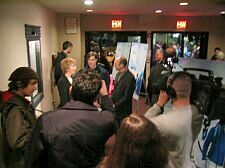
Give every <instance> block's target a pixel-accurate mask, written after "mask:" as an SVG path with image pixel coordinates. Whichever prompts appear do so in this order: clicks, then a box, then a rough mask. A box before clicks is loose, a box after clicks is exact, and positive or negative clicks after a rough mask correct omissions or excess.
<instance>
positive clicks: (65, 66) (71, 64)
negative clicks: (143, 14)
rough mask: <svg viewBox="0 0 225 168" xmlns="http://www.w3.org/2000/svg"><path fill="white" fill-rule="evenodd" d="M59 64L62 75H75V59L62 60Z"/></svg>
mask: <svg viewBox="0 0 225 168" xmlns="http://www.w3.org/2000/svg"><path fill="white" fill-rule="evenodd" d="M60 64H61V69H62V72H63V74H67V73H69V74H70V75H71V76H72V75H73V74H75V71H76V69H77V66H76V60H75V59H73V58H64V59H63V60H62V61H61V63H60Z"/></svg>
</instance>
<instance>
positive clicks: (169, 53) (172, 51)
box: [164, 47, 177, 58]
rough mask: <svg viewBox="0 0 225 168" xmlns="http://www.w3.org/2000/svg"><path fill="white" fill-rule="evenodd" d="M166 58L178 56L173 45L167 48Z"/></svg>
mask: <svg viewBox="0 0 225 168" xmlns="http://www.w3.org/2000/svg"><path fill="white" fill-rule="evenodd" d="M164 54H165V58H171V57H172V58H173V57H176V54H177V53H176V50H175V49H174V48H173V47H168V48H167V49H166V50H165V53H164Z"/></svg>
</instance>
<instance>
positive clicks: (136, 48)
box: [128, 43, 148, 100]
mask: <svg viewBox="0 0 225 168" xmlns="http://www.w3.org/2000/svg"><path fill="white" fill-rule="evenodd" d="M147 53H148V44H143V43H132V45H131V52H130V59H129V65H128V68H129V70H130V71H131V72H132V73H133V74H134V76H135V79H136V87H135V91H134V95H133V98H134V99H136V100H137V99H138V97H139V93H140V90H141V85H142V79H143V76H144V69H145V62H146V57H147Z"/></svg>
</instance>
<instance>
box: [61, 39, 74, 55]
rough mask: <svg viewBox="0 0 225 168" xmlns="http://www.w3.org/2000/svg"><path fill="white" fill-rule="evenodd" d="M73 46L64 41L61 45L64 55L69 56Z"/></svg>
mask: <svg viewBox="0 0 225 168" xmlns="http://www.w3.org/2000/svg"><path fill="white" fill-rule="evenodd" d="M72 48H73V44H72V43H71V42H70V41H65V42H64V43H63V51H64V52H65V53H66V54H70V53H71V52H72Z"/></svg>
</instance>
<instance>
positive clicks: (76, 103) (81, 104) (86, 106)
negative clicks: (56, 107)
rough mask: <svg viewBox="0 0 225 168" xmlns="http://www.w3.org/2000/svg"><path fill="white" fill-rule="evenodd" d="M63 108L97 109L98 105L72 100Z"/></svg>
mask: <svg viewBox="0 0 225 168" xmlns="http://www.w3.org/2000/svg"><path fill="white" fill-rule="evenodd" d="M61 109H68V110H70V109H71V110H90V111H97V108H96V107H94V106H92V105H90V104H86V103H84V102H81V101H70V102H68V103H66V104H65V106H63V107H61Z"/></svg>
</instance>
